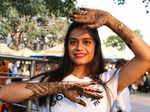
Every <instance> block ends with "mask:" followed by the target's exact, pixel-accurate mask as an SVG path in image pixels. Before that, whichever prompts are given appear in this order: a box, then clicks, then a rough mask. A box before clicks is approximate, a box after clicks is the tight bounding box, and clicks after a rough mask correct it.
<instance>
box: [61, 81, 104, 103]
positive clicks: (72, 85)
mask: <svg viewBox="0 0 150 112" xmlns="http://www.w3.org/2000/svg"><path fill="white" fill-rule="evenodd" d="M93 84H96V82H86V83H83V82H82V83H77V82H62V85H61V90H62V93H63V94H64V95H65V97H67V98H68V99H69V100H71V101H73V102H76V103H78V104H81V105H83V106H86V103H85V102H84V101H83V100H81V99H80V98H78V96H85V97H86V98H91V99H92V100H99V99H101V98H103V96H102V95H100V94H101V93H102V91H101V90H99V89H95V88H91V87H89V86H90V85H93ZM62 88H63V89H62Z"/></svg>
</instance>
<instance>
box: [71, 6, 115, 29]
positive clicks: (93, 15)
mask: <svg viewBox="0 0 150 112" xmlns="http://www.w3.org/2000/svg"><path fill="white" fill-rule="evenodd" d="M111 17H112V16H111V14H109V13H108V12H106V11H103V10H97V9H90V8H80V10H79V11H76V12H74V13H73V14H71V15H70V19H71V20H72V21H74V22H78V23H84V24H85V27H88V28H98V27H101V26H103V25H107V24H108V22H109V20H110V18H111Z"/></svg>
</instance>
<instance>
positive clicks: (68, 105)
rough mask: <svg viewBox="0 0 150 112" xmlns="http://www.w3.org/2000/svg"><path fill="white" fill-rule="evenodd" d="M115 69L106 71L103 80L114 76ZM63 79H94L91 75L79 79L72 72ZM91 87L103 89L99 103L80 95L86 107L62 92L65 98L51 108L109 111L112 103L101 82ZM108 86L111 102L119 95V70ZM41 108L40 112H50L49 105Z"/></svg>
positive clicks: (74, 111) (75, 111)
mask: <svg viewBox="0 0 150 112" xmlns="http://www.w3.org/2000/svg"><path fill="white" fill-rule="evenodd" d="M115 71H116V70H115ZM115 71H108V72H104V73H103V74H102V80H103V81H104V82H106V81H108V80H109V79H110V78H111V77H112V75H113V74H114V73H115ZM63 81H78V82H89V81H92V79H91V78H89V77H84V78H82V79H79V78H78V77H76V76H74V75H72V74H71V75H69V76H67V77H65V78H64V79H63ZM91 87H93V88H98V89H100V90H102V91H103V92H102V94H101V95H103V98H102V99H100V103H99V104H97V105H94V101H91V98H85V97H84V96H83V97H79V98H81V99H82V100H83V101H84V102H85V103H86V105H87V106H86V107H84V106H82V105H80V104H77V103H75V102H72V101H70V100H69V99H67V98H66V97H64V96H63V95H62V94H61V95H62V96H63V99H62V100H59V101H57V102H56V104H55V105H54V106H51V108H50V109H51V112H93V111H94V112H109V111H110V110H109V107H110V104H109V103H108V102H110V101H109V100H108V99H107V95H106V91H105V89H104V88H103V86H102V85H100V84H96V85H91ZM107 87H108V88H109V92H110V94H111V102H113V101H114V100H115V99H116V96H117V87H118V71H117V72H116V73H115V75H114V76H113V78H112V79H111V80H110V81H109V82H108V83H107ZM48 102H49V101H47V103H48ZM111 105H112V104H111ZM35 107H36V108H37V105H34V108H35ZM39 110H40V112H49V106H46V107H44V106H41V107H40V108H39Z"/></svg>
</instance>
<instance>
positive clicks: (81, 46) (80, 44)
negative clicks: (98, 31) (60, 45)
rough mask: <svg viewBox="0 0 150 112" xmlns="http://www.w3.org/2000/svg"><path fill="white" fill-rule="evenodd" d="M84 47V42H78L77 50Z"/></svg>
mask: <svg viewBox="0 0 150 112" xmlns="http://www.w3.org/2000/svg"><path fill="white" fill-rule="evenodd" d="M82 49H83V44H82V42H78V44H77V50H82Z"/></svg>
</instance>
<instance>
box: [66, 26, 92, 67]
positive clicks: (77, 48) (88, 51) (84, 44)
mask: <svg viewBox="0 0 150 112" xmlns="http://www.w3.org/2000/svg"><path fill="white" fill-rule="evenodd" d="M68 47H69V56H70V58H71V60H72V61H73V63H75V64H76V65H83V66H86V64H88V63H89V62H91V60H92V59H93V57H94V49H95V42H94V40H93V37H92V36H91V35H90V33H89V31H88V30H86V29H82V28H76V29H74V30H73V31H72V32H71V34H70V37H69V46H68Z"/></svg>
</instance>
